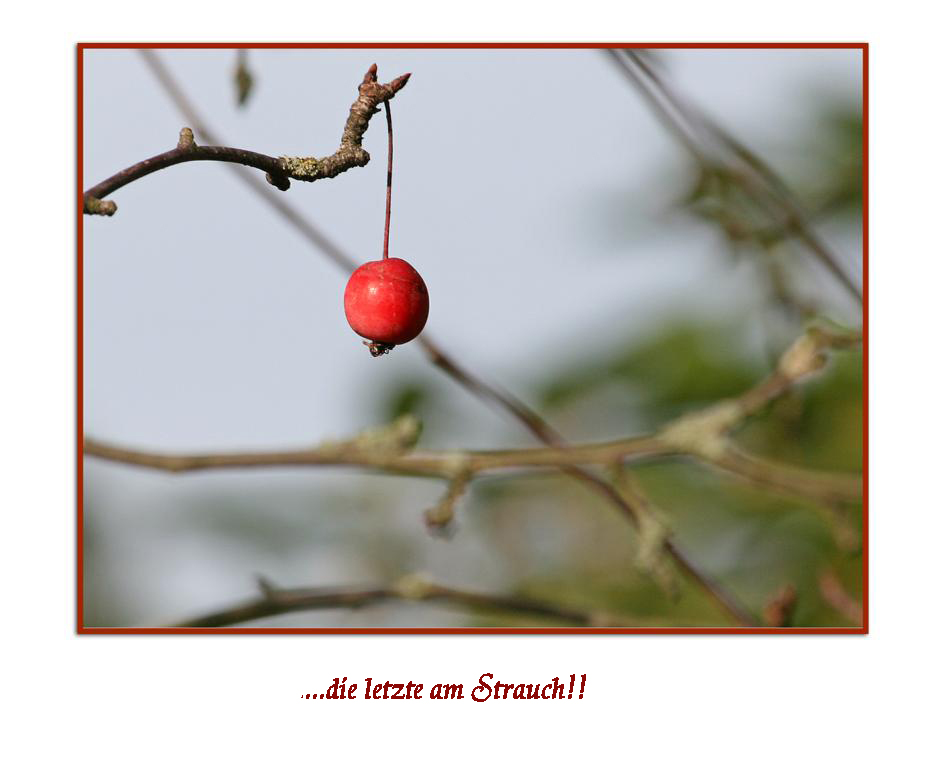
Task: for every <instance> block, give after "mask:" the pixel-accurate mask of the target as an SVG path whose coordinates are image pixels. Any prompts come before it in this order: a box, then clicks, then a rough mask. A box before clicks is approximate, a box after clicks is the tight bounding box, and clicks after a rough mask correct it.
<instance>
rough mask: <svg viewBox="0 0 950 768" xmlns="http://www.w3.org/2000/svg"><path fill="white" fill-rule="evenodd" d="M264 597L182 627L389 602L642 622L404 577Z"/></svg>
mask: <svg viewBox="0 0 950 768" xmlns="http://www.w3.org/2000/svg"><path fill="white" fill-rule="evenodd" d="M261 593H262V594H261V596H260V597H259V598H255V599H251V600H248V601H246V602H243V603H240V604H238V605H236V606H234V607H232V608H227V609H225V610H222V611H215V612H214V613H211V614H208V615H205V616H196V617H194V618H192V619H189V620H187V621H184V622H182V623H181V624H177V625H176V626H178V627H226V626H231V625H234V624H243V623H244V622H248V621H254V620H255V619H263V618H267V617H268V616H276V615H278V614H285V613H293V612H297V611H310V610H318V609H326V608H349V609H356V608H363V607H365V606H368V605H373V604H377V603H382V602H387V601H390V600H405V601H413V602H439V603H447V604H449V605H454V606H458V607H460V608H463V609H466V610H472V611H478V612H490V613H496V612H497V613H511V614H523V615H525V616H531V617H534V618H538V619H544V620H549V621H554V622H557V623H558V625H566V626H577V625H581V626H594V627H629V626H639V625H641V623H642V620H636V619H634V618H632V617H623V616H615V615H611V614H608V613H604V612H589V611H583V610H580V609H575V608H571V607H569V606H564V605H559V604H557V603H551V602H547V601H544V600H535V599H533V598H528V597H520V596H517V595H490V594H485V593H482V592H472V591H469V590H463V589H455V588H452V587H444V586H440V585H438V584H434V583H432V582H431V581H429V579H428V578H426V577H425V576H420V575H410V576H406V577H403V578H402V579H400V580H399V581H397V582H396V583H395V584H393V585H392V586H388V587H380V588H375V589H365V588H364V589H359V588H354V589H280V588H276V587H274V586H273V585H271V584H269V583H268V582H263V583H262V585H261Z"/></svg>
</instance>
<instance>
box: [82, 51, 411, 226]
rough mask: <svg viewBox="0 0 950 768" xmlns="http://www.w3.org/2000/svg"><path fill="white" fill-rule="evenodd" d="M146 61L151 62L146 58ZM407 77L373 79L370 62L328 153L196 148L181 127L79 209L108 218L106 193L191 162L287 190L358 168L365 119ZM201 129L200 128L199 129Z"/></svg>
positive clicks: (364, 157)
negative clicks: (165, 145) (221, 165)
mask: <svg viewBox="0 0 950 768" xmlns="http://www.w3.org/2000/svg"><path fill="white" fill-rule="evenodd" d="M146 60H147V61H150V59H148V58H147V59H146ZM408 81H409V74H405V75H401V76H400V77H397V78H396V79H395V80H393V81H392V82H391V83H379V82H377V80H376V65H375V64H373V65H372V66H371V67H370V68H369V70H368V71H367V73H366V74H365V75H364V76H363V82H362V83H360V86H359V96H358V97H357V99H356V101H354V102H353V105H352V106H351V107H350V114H349V116H348V117H347V120H346V125H345V126H344V128H343V138H342V139H341V140H340V146H339V148H338V149H337V151H336V152H334V153H333V154H332V155H328V156H327V157H322V158H316V157H270V156H269V155H262V154H260V153H258V152H251V151H249V150H246V149H234V148H232V147H221V146H198V145H197V144H196V143H195V141H194V136H193V134H192V131H191V129H190V128H185V129H182V138H181V139H180V140H179V143H178V146H177V147H176V148H175V149H173V150H170V151H169V152H163V153H162V154H160V155H156V156H155V157H151V158H149V159H148V160H143V161H142V162H140V163H136V164H135V165H133V166H130V167H129V168H126V169H125V170H123V171H119V173H117V174H115V175H114V176H110V177H109V178H108V179H106V180H105V181H102V182H100V183H99V184H96V185H95V186H93V187H90V188H89V189H87V190H86V191H85V193H84V194H83V211H84V212H85V213H90V214H100V215H107V216H111V215H112V214H113V213H115V211H116V205H115V203H112V202H111V201H107V200H103V198H104V197H105V196H106V195H109V194H112V193H113V192H115V191H116V190H117V189H120V188H122V187H124V186H125V185H126V184H129V183H131V182H133V181H135V180H136V179H141V178H142V177H143V176H147V175H149V174H150V173H155V172H156V171H160V170H162V169H164V168H169V167H170V166H173V165H178V164H179V163H187V162H190V161H194V160H217V161H219V162H226V163H237V164H240V165H246V166H250V167H252V168H257V169H259V170H262V171H264V172H265V173H266V174H267V181H268V182H269V183H270V184H272V185H273V186H275V187H277V188H278V189H280V190H283V191H286V190H287V189H289V188H290V179H295V180H297V181H316V180H317V179H332V178H333V177H334V176H338V175H339V174H341V173H343V172H344V171H347V170H349V169H350V168H357V167H362V166H364V165H366V164H367V163H368V162H369V152H367V151H366V150H365V149H363V134H365V133H366V129H367V128H368V127H369V121H370V119H371V118H372V116H373V114H374V113H375V112H376V111H377V106H378V105H379V104H380V102H383V101H386V102H388V101H389V99H391V98H393V96H395V95H396V94H397V93H398V92H399V91H400V90H401V89H402V88H403V87H404V86H405V85H406V83H407V82H408ZM387 109H388V105H387ZM186 132H187V134H186ZM199 133H202V131H201V130H199ZM186 135H187V136H188V137H190V140H188V141H185V136H186Z"/></svg>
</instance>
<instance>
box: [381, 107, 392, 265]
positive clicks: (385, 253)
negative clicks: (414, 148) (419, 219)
mask: <svg viewBox="0 0 950 768" xmlns="http://www.w3.org/2000/svg"><path fill="white" fill-rule="evenodd" d="M383 106H384V107H386V127H387V128H388V129H389V165H388V166H387V169H386V228H385V229H384V230H383V258H384V259H388V258H389V216H390V213H391V211H392V205H393V115H392V112H390V110H389V99H386V101H384V102H383Z"/></svg>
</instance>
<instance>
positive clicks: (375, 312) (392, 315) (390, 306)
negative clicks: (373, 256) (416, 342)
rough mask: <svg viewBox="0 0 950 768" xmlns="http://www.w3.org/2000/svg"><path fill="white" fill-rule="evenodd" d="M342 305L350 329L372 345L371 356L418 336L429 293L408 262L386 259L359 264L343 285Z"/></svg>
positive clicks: (424, 319) (423, 319)
mask: <svg viewBox="0 0 950 768" xmlns="http://www.w3.org/2000/svg"><path fill="white" fill-rule="evenodd" d="M343 308H344V310H345V311H346V320H347V322H348V323H349V324H350V328H352V329H353V330H354V331H356V332H357V333H358V334H359V335H360V336H362V337H363V338H364V339H369V340H370V341H371V342H373V344H371V345H369V346H370V351H371V352H373V355H374V356H375V355H377V354H382V353H383V352H386V351H388V350H389V349H391V348H392V347H393V346H395V345H396V344H405V343H406V342H407V341H412V340H413V339H414V338H416V336H418V335H419V334H420V333H421V332H422V329H423V328H424V327H425V324H426V319H427V318H428V317H429V292H428V291H427V290H426V284H425V283H424V282H423V281H422V278H421V277H420V276H419V273H418V272H416V270H414V269H413V268H412V267H411V266H410V265H409V263H408V262H406V261H403V260H402V259H396V258H390V259H380V260H379V261H370V262H367V263H366V264H364V265H363V266H361V267H359V268H358V269H357V270H356V271H355V272H354V273H353V274H352V275H350V280H349V282H348V283H347V284H346V292H345V293H344V294H343Z"/></svg>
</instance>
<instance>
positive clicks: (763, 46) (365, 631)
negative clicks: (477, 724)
mask: <svg viewBox="0 0 950 768" xmlns="http://www.w3.org/2000/svg"><path fill="white" fill-rule="evenodd" d="M138 48H154V49H169V50H171V49H234V48H250V49H264V48H316V49H377V50H379V49H408V48H430V49H507V50H512V49H575V50H577V49H599V48H670V49H676V48H690V49H759V50H771V49H853V50H860V51H861V52H862V96H863V98H862V115H863V144H864V146H863V199H862V274H863V281H864V282H863V289H864V304H863V316H864V332H863V339H864V341H863V350H862V351H863V370H864V375H863V396H864V403H863V405H864V407H863V423H864V435H863V438H864V446H863V447H864V450H863V466H862V469H861V472H862V479H863V487H864V504H863V507H864V509H863V513H864V530H863V551H862V555H863V559H864V593H863V595H862V604H863V624H862V626H860V627H606V628H603V627H369V628H362V627H186V628H178V627H86V626H84V625H83V620H82V617H83V454H82V438H83V52H84V51H85V50H87V49H88V50H94V49H138ZM868 59H869V46H868V43H858V42H852V43H847V42H827V43H789V42H773V43H762V42H757V43H749V42H735V43H723V42H719V43H620V42H618V43H536V42H535V43H444V42H443V43H411V42H402V43H237V42H234V43H146V42H138V43H78V44H77V46H76V78H77V81H76V142H77V143H76V147H77V152H76V154H77V162H76V186H77V194H76V200H77V208H76V234H77V240H76V308H77V309H76V393H77V396H76V633H77V634H80V635H419V634H427V635H644V634H645V635H671V634H676V635H722V634H729V635H866V634H868V631H869V607H868V606H869V599H868V591H869V587H870V565H869V561H870V553H869V542H870V537H869V533H868V522H869V520H868V518H869V516H868V508H869V505H868V490H869V483H868V455H869V454H868V391H869V388H868V232H869V226H868V208H869V198H868V160H869V151H868V136H869V132H868V115H869V113H868V69H869V66H868V65H869V62H868Z"/></svg>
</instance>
